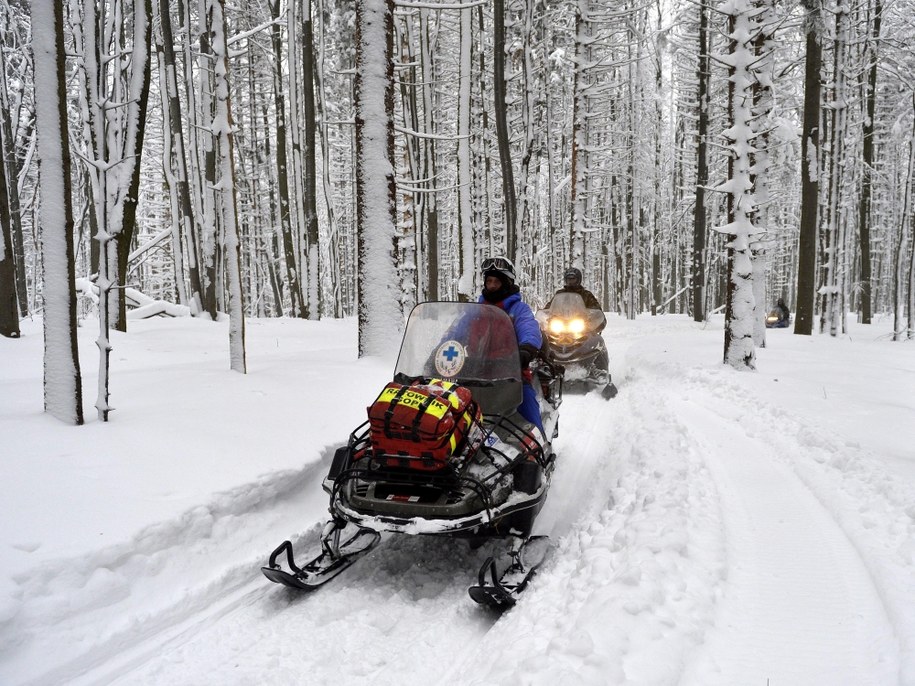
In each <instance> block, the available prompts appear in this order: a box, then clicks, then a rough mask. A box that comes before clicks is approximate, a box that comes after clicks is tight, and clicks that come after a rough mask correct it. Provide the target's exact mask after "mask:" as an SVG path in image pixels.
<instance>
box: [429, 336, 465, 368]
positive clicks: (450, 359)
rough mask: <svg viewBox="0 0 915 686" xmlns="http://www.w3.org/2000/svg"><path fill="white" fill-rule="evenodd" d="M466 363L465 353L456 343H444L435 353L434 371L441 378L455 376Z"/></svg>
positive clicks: (461, 346)
mask: <svg viewBox="0 0 915 686" xmlns="http://www.w3.org/2000/svg"><path fill="white" fill-rule="evenodd" d="M466 361H467V351H466V350H465V349H464V346H463V345H461V344H460V343H458V342H457V341H453V340H452V341H445V342H444V343H442V344H441V345H440V346H439V347H438V350H436V351H435V371H437V372H438V373H439V374H440V375H441V376H455V375H456V374H457V373H458V372H459V371H461V368H462V367H463V366H464V362H466Z"/></svg>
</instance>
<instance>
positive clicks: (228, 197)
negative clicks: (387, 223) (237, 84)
mask: <svg viewBox="0 0 915 686" xmlns="http://www.w3.org/2000/svg"><path fill="white" fill-rule="evenodd" d="M223 2H224V0H207V3H208V7H207V27H208V29H209V32H210V36H211V42H210V45H211V47H212V50H213V52H212V57H213V104H214V109H213V122H212V124H211V127H210V133H211V134H212V135H213V137H214V138H215V143H214V152H215V158H216V159H215V163H216V185H215V188H216V189H218V192H217V195H216V202H217V204H218V210H219V214H220V217H221V219H222V229H223V236H224V237H223V246H224V255H225V284H226V291H227V293H228V307H227V308H226V309H227V310H228V312H229V365H230V367H231V369H232V370H233V371H236V372H241V373H242V374H244V373H245V372H246V371H247V363H246V360H245V315H244V312H245V309H244V297H243V293H242V284H241V247H240V243H239V237H238V212H237V209H236V199H235V166H234V152H233V147H234V142H233V138H232V106H231V102H230V95H229V93H230V89H229V46H228V42H227V40H226V20H225V14H224V5H223Z"/></svg>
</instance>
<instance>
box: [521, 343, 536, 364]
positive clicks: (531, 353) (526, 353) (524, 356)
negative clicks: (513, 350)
mask: <svg viewBox="0 0 915 686" xmlns="http://www.w3.org/2000/svg"><path fill="white" fill-rule="evenodd" d="M519 354H520V356H521V369H526V368H527V366H528V365H529V364H530V363H531V360H533V359H534V357H535V356H536V355H537V348H535V347H534V346H532V345H528V344H527V343H525V344H524V345H522V346H521V349H520V350H519Z"/></svg>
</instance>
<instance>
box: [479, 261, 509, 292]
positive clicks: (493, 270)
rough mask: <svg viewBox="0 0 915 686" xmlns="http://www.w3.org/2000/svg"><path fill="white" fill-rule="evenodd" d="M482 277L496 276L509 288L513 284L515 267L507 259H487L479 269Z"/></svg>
mask: <svg viewBox="0 0 915 686" xmlns="http://www.w3.org/2000/svg"><path fill="white" fill-rule="evenodd" d="M480 271H481V272H482V273H483V276H484V277H485V276H497V277H499V280H501V281H502V284H503V285H505V286H510V285H511V284H513V283H514V282H515V265H514V264H512V261H511V260H510V259H508V258H507V257H488V258H487V259H485V260H483V265H482V267H481V268H480Z"/></svg>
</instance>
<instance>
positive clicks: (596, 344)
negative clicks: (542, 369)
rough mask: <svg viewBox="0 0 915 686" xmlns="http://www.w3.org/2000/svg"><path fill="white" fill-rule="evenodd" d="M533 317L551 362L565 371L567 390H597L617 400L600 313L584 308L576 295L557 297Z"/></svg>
mask: <svg viewBox="0 0 915 686" xmlns="http://www.w3.org/2000/svg"><path fill="white" fill-rule="evenodd" d="M536 317H537V321H538V322H539V323H540V330H541V331H542V332H543V337H544V340H545V341H546V342H547V343H548V344H549V351H550V354H551V355H552V359H553V360H555V362H556V363H558V364H560V365H562V366H563V367H564V368H565V383H566V385H567V387H569V388H573V387H575V386H583V387H584V388H586V389H587V390H592V389H599V390H600V392H601V395H603V397H605V398H613V397H614V396H616V393H617V389H616V386H615V385H614V383H613V380H612V378H611V376H610V359H609V355H608V354H607V346H606V344H605V343H604V339H603V337H602V336H601V331H603V329H604V327H605V326H606V325H607V318H606V316H605V315H604V313H603V312H602V311H601V310H598V309H588V308H586V307H585V301H584V300H583V299H582V297H581V296H580V295H578V294H577V293H557V294H556V295H555V297H554V298H553V300H552V302H551V303H550V306H549V307H548V308H545V309H541V310H538V311H537V314H536Z"/></svg>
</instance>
